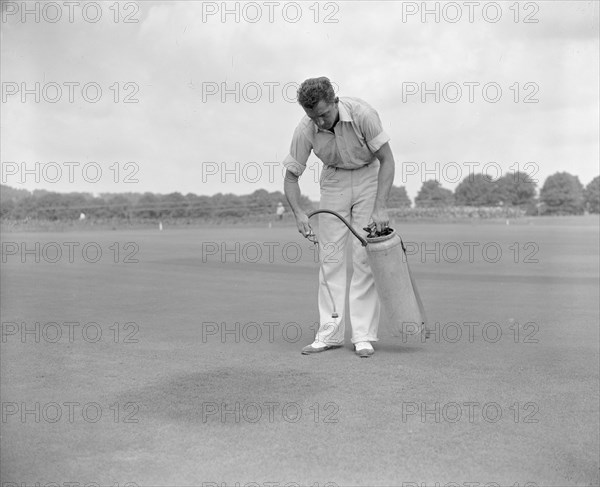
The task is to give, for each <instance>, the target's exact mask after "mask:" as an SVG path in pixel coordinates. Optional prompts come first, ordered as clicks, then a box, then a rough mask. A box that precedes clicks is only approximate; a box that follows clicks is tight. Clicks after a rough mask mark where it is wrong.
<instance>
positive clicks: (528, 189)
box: [496, 172, 537, 207]
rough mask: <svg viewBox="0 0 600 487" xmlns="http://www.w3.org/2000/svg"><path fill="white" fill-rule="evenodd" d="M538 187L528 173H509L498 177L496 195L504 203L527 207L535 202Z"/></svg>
mask: <svg viewBox="0 0 600 487" xmlns="http://www.w3.org/2000/svg"><path fill="white" fill-rule="evenodd" d="M536 187H537V183H536V182H534V181H533V180H532V179H531V177H529V175H528V174H527V173H524V172H516V173H509V174H505V175H504V176H502V177H501V178H500V179H498V182H497V185H496V195H497V197H498V198H500V200H501V201H502V202H503V204H504V205H510V206H519V207H526V206H530V205H532V204H534V200H535V193H536Z"/></svg>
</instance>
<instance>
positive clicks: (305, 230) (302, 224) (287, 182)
mask: <svg viewBox="0 0 600 487" xmlns="http://www.w3.org/2000/svg"><path fill="white" fill-rule="evenodd" d="M283 192H284V193H285V197H286V198H287V200H288V203H289V204H290V207H291V208H292V211H293V212H294V216H295V217H296V226H297V227H298V231H299V232H300V233H301V234H302V236H304V237H306V236H307V235H308V234H309V233H312V230H311V228H310V224H309V223H308V215H307V214H306V212H305V211H304V210H303V209H302V208H301V207H300V196H301V193H300V185H299V184H298V176H296V175H295V174H294V173H292V172H290V171H285V178H284V181H283Z"/></svg>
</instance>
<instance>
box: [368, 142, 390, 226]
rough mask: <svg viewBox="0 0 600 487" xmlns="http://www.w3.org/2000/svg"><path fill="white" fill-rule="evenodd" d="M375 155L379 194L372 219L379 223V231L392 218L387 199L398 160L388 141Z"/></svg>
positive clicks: (376, 223)
mask: <svg viewBox="0 0 600 487" xmlns="http://www.w3.org/2000/svg"><path fill="white" fill-rule="evenodd" d="M375 156H376V157H377V159H379V162H380V164H381V165H380V167H379V175H378V177H377V196H376V197H375V206H374V208H373V213H372V215H371V219H372V220H373V223H375V225H377V231H379V232H380V231H381V230H382V229H383V227H386V226H388V225H389V223H390V218H389V216H388V212H387V200H388V197H389V196H390V191H391V189H392V185H393V184H394V175H395V173H396V162H395V161H394V155H393V154H392V149H391V147H390V144H389V143H388V142H386V143H385V144H383V145H382V146H381V148H380V149H379V150H378V151H377V152H375Z"/></svg>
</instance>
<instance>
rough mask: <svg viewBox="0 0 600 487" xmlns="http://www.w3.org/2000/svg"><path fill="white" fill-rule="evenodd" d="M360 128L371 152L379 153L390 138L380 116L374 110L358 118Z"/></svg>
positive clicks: (366, 111)
mask: <svg viewBox="0 0 600 487" xmlns="http://www.w3.org/2000/svg"><path fill="white" fill-rule="evenodd" d="M358 126H359V128H360V130H361V132H362V134H363V136H364V138H365V140H366V142H367V146H368V147H369V149H370V150H371V152H377V151H378V150H379V149H381V146H383V145H384V144H385V143H387V142H389V140H390V136H389V135H388V134H387V133H385V132H384V130H383V126H382V124H381V120H380V119H379V114H378V113H377V112H376V111H375V110H374V109H372V108H369V109H368V110H365V111H364V112H363V113H362V114H361V116H360V117H359V118H358Z"/></svg>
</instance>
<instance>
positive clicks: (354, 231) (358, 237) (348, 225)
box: [308, 210, 367, 247]
mask: <svg viewBox="0 0 600 487" xmlns="http://www.w3.org/2000/svg"><path fill="white" fill-rule="evenodd" d="M317 213H330V214H331V215H334V216H337V217H338V218H339V219H340V220H342V222H344V224H345V225H346V226H347V227H348V229H349V230H350V231H351V232H352V233H353V235H354V236H355V237H356V238H357V239H358V240H360V243H361V245H362V246H363V247H366V246H367V241H366V240H365V239H364V238H363V237H361V236H360V235H359V234H358V232H357V231H356V230H354V228H352V225H350V224H349V223H348V222H347V221H346V219H345V218H344V217H343V216H342V215H340V214H339V213H338V212H336V211H333V210H315V211H313V212H311V213H309V214H308V218H310V217H312V216H314V215H316V214H317Z"/></svg>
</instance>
